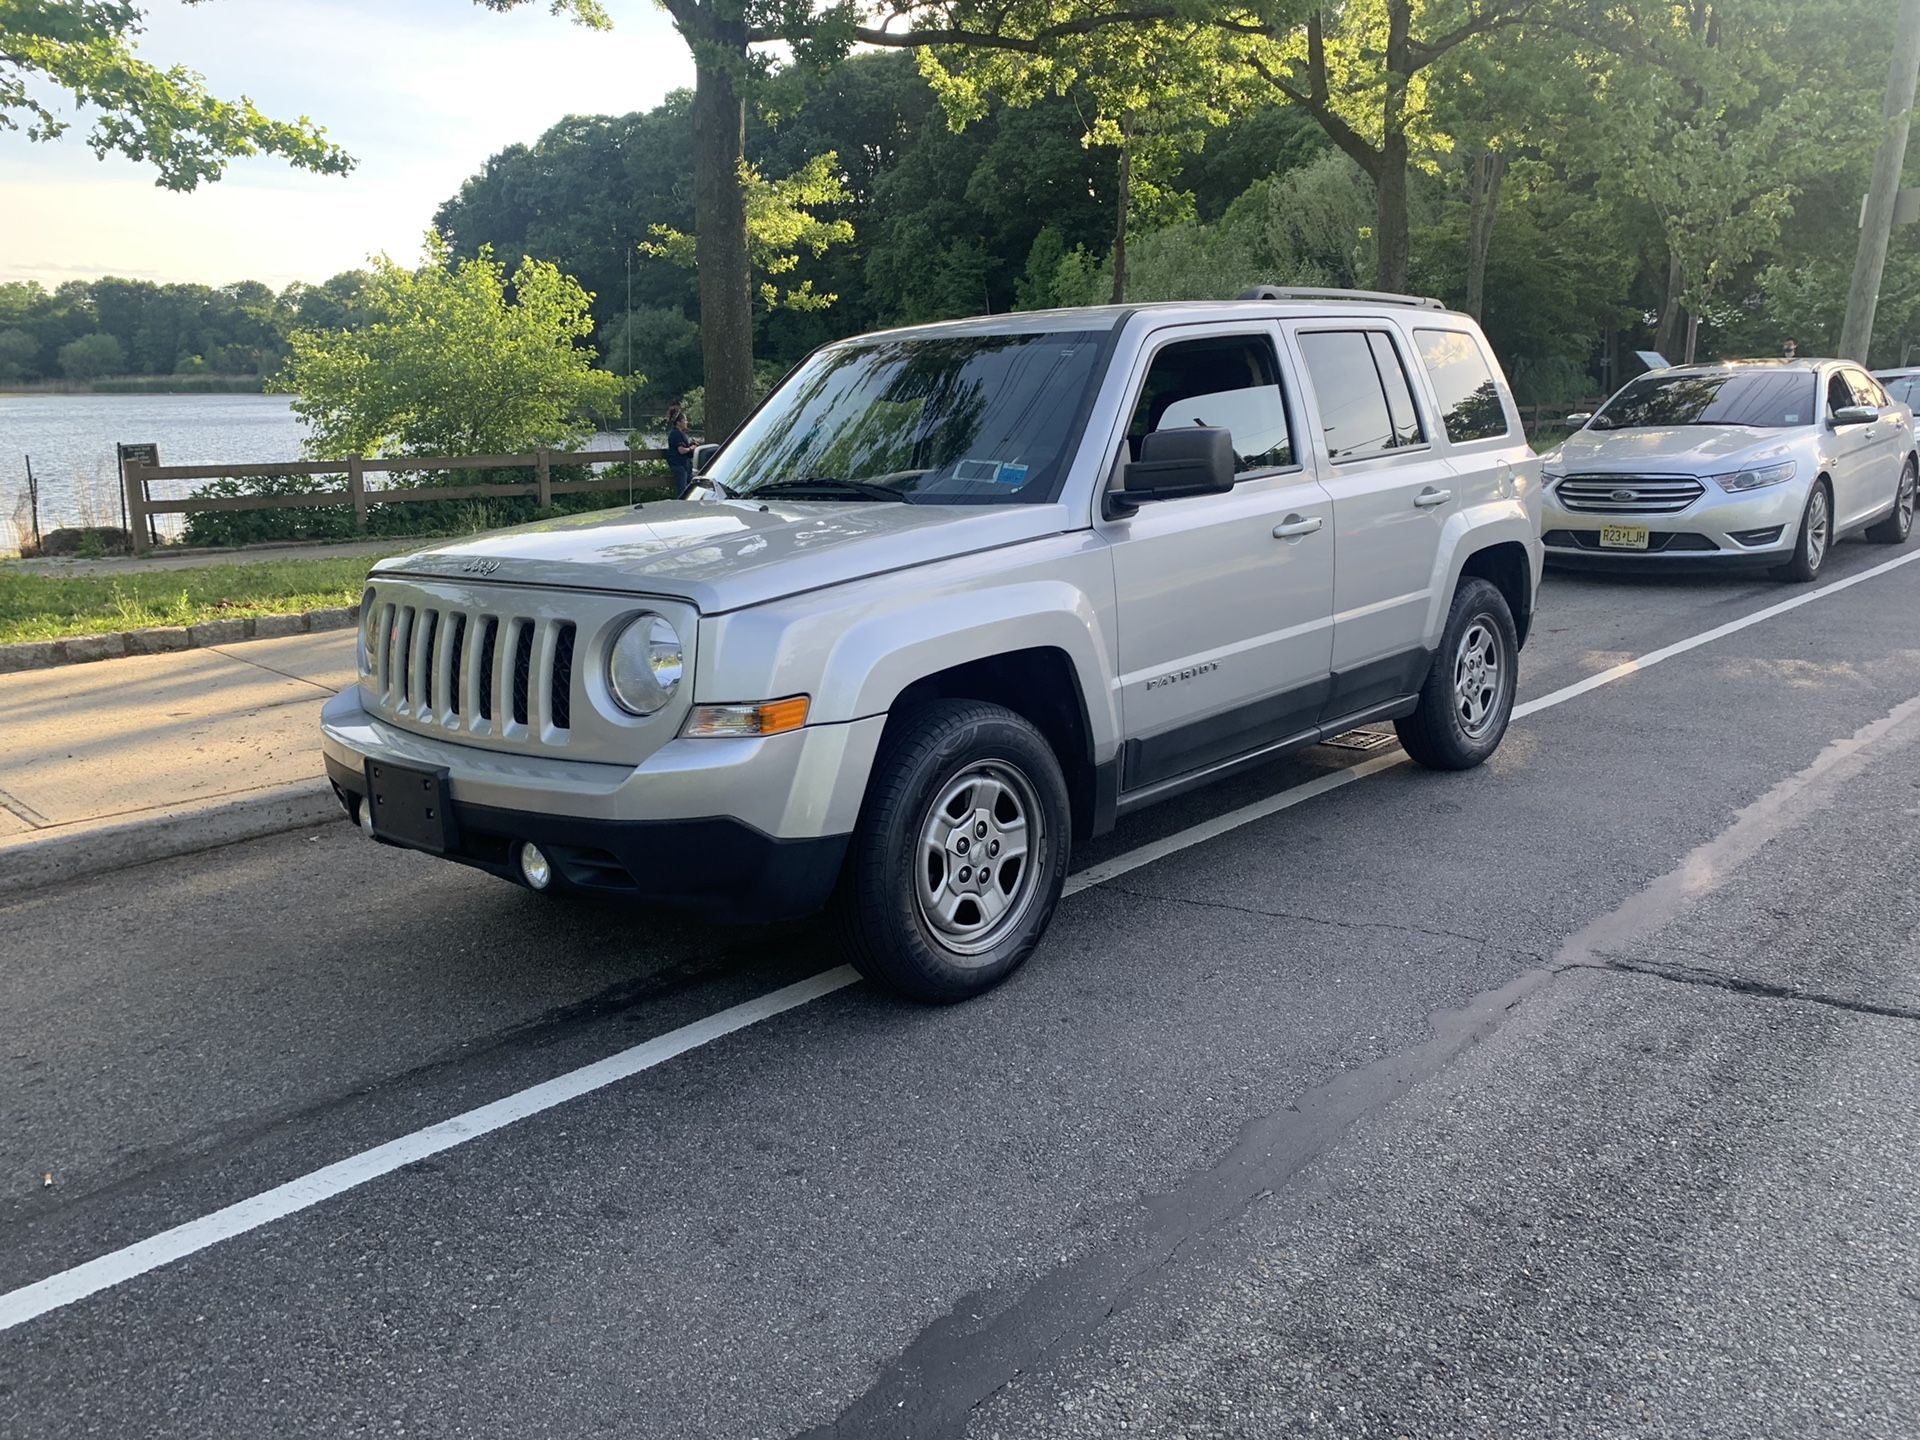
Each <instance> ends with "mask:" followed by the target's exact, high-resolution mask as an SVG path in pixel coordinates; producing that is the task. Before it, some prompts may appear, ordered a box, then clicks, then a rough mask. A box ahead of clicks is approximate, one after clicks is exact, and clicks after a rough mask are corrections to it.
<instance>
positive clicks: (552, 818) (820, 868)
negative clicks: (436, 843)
mask: <svg viewBox="0 0 1920 1440" xmlns="http://www.w3.org/2000/svg"><path fill="white" fill-rule="evenodd" d="M885 723H886V721H885V717H884V716H874V717H871V718H869V719H865V720H859V721H854V722H852V723H849V724H845V725H819V726H807V727H804V728H802V729H800V730H795V731H791V732H789V733H787V734H785V735H776V736H771V737H768V738H766V739H740V740H683V739H675V740H670V741H668V742H667V743H666V744H665V745H663V746H661V747H660V748H659V749H658V750H656V751H654V753H653V754H652V755H650V756H648V757H647V759H646V760H645V761H643V762H642V763H641V764H639V765H637V766H624V765H607V764H599V763H593V762H586V761H578V760H561V759H555V758H551V757H547V756H538V755H527V754H502V753H500V752H498V751H490V750H482V749H479V748H478V747H475V746H468V745H460V744H456V743H452V742H449V741H445V740H439V739H435V738H432V737H429V736H422V735H416V734H413V733H411V732H408V731H404V730H401V729H399V728H398V727H396V726H392V725H388V724H385V723H384V722H382V721H381V720H380V719H379V718H378V717H377V716H374V715H371V714H369V713H368V712H367V711H366V709H365V708H364V707H363V706H362V705H361V703H360V695H359V691H358V690H357V689H349V690H346V691H343V692H342V693H341V694H339V695H336V696H334V697H333V699H332V700H330V701H328V702H327V704H326V706H325V708H324V709H323V710H322V712H321V748H322V751H323V753H324V756H325V761H326V768H327V777H328V779H329V780H331V781H332V782H333V786H334V789H335V792H336V793H337V794H338V795H339V796H340V799H341V803H342V804H343V805H344V806H346V807H347V809H348V813H349V814H351V813H352V811H353V806H354V802H355V801H357V800H359V799H361V798H363V797H364V796H365V795H366V793H367V781H366V763H367V761H368V760H382V761H388V762H391V763H394V764H399V765H410V766H416V767H424V768H432V769H440V768H444V769H445V770H446V771H447V772H448V785H449V795H450V800H451V809H452V821H453V842H452V844H451V845H450V847H449V848H448V850H447V851H446V852H445V856H446V858H447V859H450V860H456V861H459V862H460V863H462V864H467V865H473V866H476V867H477V868H479V869H482V870H486V871H488V872H489V873H490V874H495V875H499V876H502V877H504V878H507V879H514V880H517V879H518V878H519V871H518V867H517V864H516V860H515V853H514V852H515V846H516V845H517V844H518V843H519V842H521V841H531V842H532V843H534V844H536V845H538V846H540V848H541V849H542V850H543V851H545V852H546V853H547V854H548V856H549V858H550V859H551V860H552V861H553V862H554V871H555V876H556V884H558V885H561V886H563V887H564V888H567V889H570V890H579V891H590V892H594V893H599V894H606V895H619V896H624V897H626V898H629V899H633V900H639V901H645V902H649V903H655V904H662V905H669V906H673V907H676V908H681V909H690V910H694V911H698V912H702V913H705V914H708V915H710V916H713V917H715V918H722V919H730V920H739V921H749V922H758V921H765V920H774V919H784V918H787V917H790V916H795V915H803V914H807V913H809V912H811V911H814V910H817V909H819V908H820V907H821V906H822V905H823V904H825V902H826V900H827V898H828V896H829V895H830V894H831V892H832V889H833V885H834V882H835V880H836V878H837V876H838V874H839V869H840V861H841V857H842V856H843V855H844V853H845V850H846V844H847V838H848V836H849V835H850V834H851V833H852V830H853V828H854V824H855V822H856V821H857V819H858V818H859V810H860V802H861V799H862V798H863V796H864V793H865V788H866V780H867V775H868V772H869V771H870V770H871V768H872V763H873V757H874V753H875V751H876V750H877V749H878V746H879V741H880V732H881V730H882V729H883V727H884V726H885Z"/></svg>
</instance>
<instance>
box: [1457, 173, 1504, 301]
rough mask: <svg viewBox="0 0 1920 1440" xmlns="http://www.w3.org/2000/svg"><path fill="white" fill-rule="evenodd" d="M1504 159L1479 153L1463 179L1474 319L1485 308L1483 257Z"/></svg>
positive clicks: (1489, 242)
mask: <svg viewBox="0 0 1920 1440" xmlns="http://www.w3.org/2000/svg"><path fill="white" fill-rule="evenodd" d="M1506 175H1507V157H1506V156H1505V155H1504V154H1502V153H1501V152H1500V151H1498V150H1483V151H1481V152H1480V154H1478V155H1476V156H1474V157H1473V169H1472V171H1471V172H1470V173H1469V175H1468V177H1467V197H1468V198H1467V313H1468V314H1469V315H1471V316H1473V318H1474V319H1476V320H1478V319H1481V318H1482V313H1481V312H1482V311H1483V310H1484V308H1485V305H1486V294H1487V255H1488V253H1489V252H1490V251H1491V250H1492V249H1493V222H1494V217H1495V215H1497V214H1498V213H1499V210H1500V183H1501V181H1503V180H1505V179H1506Z"/></svg>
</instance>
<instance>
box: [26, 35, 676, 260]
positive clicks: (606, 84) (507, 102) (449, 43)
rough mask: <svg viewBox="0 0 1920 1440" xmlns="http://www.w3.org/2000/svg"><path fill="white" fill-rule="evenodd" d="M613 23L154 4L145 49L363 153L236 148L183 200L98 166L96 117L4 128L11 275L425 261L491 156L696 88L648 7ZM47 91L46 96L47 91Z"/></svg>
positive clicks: (122, 167)
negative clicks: (236, 153)
mask: <svg viewBox="0 0 1920 1440" xmlns="http://www.w3.org/2000/svg"><path fill="white" fill-rule="evenodd" d="M608 8H609V9H610V10H611V11H612V13H613V19H614V26H615V28H614V29H613V31H612V32H611V33H609V32H605V31H592V30H585V29H582V28H580V27H579V26H577V25H574V24H572V23H570V22H568V21H566V20H564V19H562V18H560V17H557V16H554V15H551V14H549V13H548V11H547V5H546V3H545V0H529V3H528V4H526V5H525V6H524V7H523V8H521V9H519V10H516V11H512V12H510V13H508V14H504V15H502V14H496V13H494V12H492V11H488V10H483V9H481V8H480V7H479V6H478V5H475V4H473V3H472V0H207V3H203V4H198V5H185V4H181V3H179V0H151V4H150V6H149V11H148V27H147V33H146V35H145V36H144V37H143V39H142V40H141V43H140V53H141V55H142V57H143V58H144V59H146V60H147V61H149V62H150V63H154V64H161V65H173V64H184V65H186V66H188V67H189V68H190V69H194V70H198V71H200V72H201V73H202V74H204V75H205V76H206V77H207V80H208V82H209V85H210V88H211V89H212V90H213V93H214V94H216V95H219V96H221V97H223V98H231V97H233V96H236V95H242V94H244V95H248V96H250V97H252V99H253V101H254V102H255V103H256V104H257V105H258V106H259V107H260V108H261V109H262V110H263V111H265V112H266V113H267V114H268V115H271V116H273V117H274V118H276V119H291V118H294V117H297V116H300V115H307V116H310V117H312V118H313V119H314V120H316V121H317V122H319V123H320V124H322V125H324V126H326V127H327V133H328V135H329V137H330V138H331V139H333V140H335V141H336V142H338V143H339V144H342V145H344V146H345V147H346V148H347V150H348V151H349V152H350V153H351V154H352V155H353V156H354V157H355V158H356V159H357V160H358V161H359V165H358V167H357V168H356V169H355V170H354V171H353V172H352V173H351V174H350V175H347V176H345V177H344V178H342V177H339V176H321V175H309V174H306V173H304V172H301V171H296V170H293V169H291V168H290V167H289V166H287V165H286V164H285V163H284V162H283V161H280V160H278V159H275V158H273V157H270V156H260V157H255V158H252V159H245V160H237V161H235V162H233V163H232V164H231V165H230V166H229V167H228V169H227V173H226V175H225V177H224V178H222V179H221V180H220V181H218V182H217V183H215V184H212V185H203V186H202V187H201V188H200V189H198V190H195V191H192V192H189V193H187V194H175V193H173V192H172V191H167V190H162V189H159V188H157V187H156V186H155V185H154V184H153V173H152V171H151V170H149V169H146V168H144V167H142V166H139V165H136V164H134V163H133V162H131V161H126V160H121V159H118V158H110V159H107V160H104V161H102V160H96V159H95V158H94V155H93V152H92V151H91V150H90V149H88V148H87V146H86V143H85V138H84V135H85V130H86V128H87V116H88V115H89V114H90V113H91V112H85V111H82V112H78V113H77V114H76V113H75V112H74V110H73V109H72V107H71V105H70V104H66V103H63V104H62V106H61V107H60V108H61V109H62V113H63V114H65V115H67V116H68V117H69V118H73V119H75V120H76V122H77V123H76V124H75V125H74V128H73V129H72V130H70V131H68V132H67V134H66V135H65V136H63V137H62V138H61V139H59V140H56V141H52V142H49V143H46V144H38V145H36V144H32V143H30V142H29V141H28V140H27V139H26V138H25V137H24V135H22V134H20V133H18V132H11V133H10V132H4V131H0V281H6V280H37V281H39V282H40V283H41V284H43V285H45V286H47V287H48V288H49V289H51V288H52V287H53V286H55V285H58V284H59V283H60V282H62V281H64V280H74V279H91V278H94V277H96V276H99V275H124V276H129V277H132V278H136V279H145V280H156V281H162V282H168V281H198V282H200V283H202V284H208V285H223V284H228V283H231V282H233V281H237V280H263V281H265V282H266V283H267V284H269V285H271V286H273V287H274V288H275V289H279V288H281V287H283V286H285V285H286V284H288V283H289V282H291V281H294V280H307V281H320V280H324V279H326V278H327V277H328V276H330V275H334V274H337V273H339V272H340V271H342V270H348V269H352V268H353V267H355V266H357V265H361V264H364V263H365V261H366V258H367V256H368V255H370V254H373V253H375V252H380V251H384V252H386V253H388V254H390V255H392V256H394V257H395V258H396V259H403V260H410V259H412V258H414V257H415V256H417V255H418V253H419V250H420V238H421V235H422V234H423V233H424V232H425V231H426V229H427V227H428V225H429V224H430V223H431V222H432V219H433V212H434V210H435V209H436V208H437V207H438V206H439V205H440V203H441V202H442V201H443V200H445V199H447V198H448V197H449V196H451V195H452V194H453V193H454V192H455V191H457V190H458V189H459V187H460V182H461V181H462V180H464V179H466V177H467V176H469V175H471V174H473V173H474V172H475V171H476V170H478V169H479V168H480V166H481V164H482V163H483V162H485V160H486V158H487V157H488V156H489V155H491V154H493V153H494V152H495V151H497V150H499V149H501V148H503V147H504V146H507V145H510V144H513V143H514V142H516V141H523V142H527V143H531V142H532V141H534V140H535V139H537V138H538V137H539V136H540V134H541V132H542V131H544V130H545V129H546V128H547V127H548V126H550V125H552V124H553V123H554V122H555V121H558V120H560V119H562V118H563V117H565V116H567V115H570V114H599V113H616V114H617V113H624V112H626V111H630V110H644V109H648V108H650V107H652V106H653V105H656V104H658V103H659V101H660V100H661V99H662V98H663V97H664V96H665V95H666V94H667V92H668V91H670V90H673V89H675V88H677V87H680V86H691V85H692V84H693V62H692V60H691V58H689V56H688V54H687V48H686V45H685V44H684V43H683V42H682V41H681V40H680V38H679V37H678V36H677V35H676V34H675V33H674V32H673V29H672V27H671V24H670V23H669V21H668V20H667V17H666V15H665V14H664V13H663V12H662V11H661V10H660V9H659V7H658V6H657V5H655V4H653V3H652V0H613V3H611V4H610V5H609V7H608ZM42 98H51V97H49V96H43V97H42Z"/></svg>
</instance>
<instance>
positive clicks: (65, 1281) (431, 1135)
mask: <svg viewBox="0 0 1920 1440" xmlns="http://www.w3.org/2000/svg"><path fill="white" fill-rule="evenodd" d="M857 979H859V976H857V975H856V974H854V972H853V970H852V969H851V968H849V967H848V966H845V965H842V966H840V967H839V968H838V969H834V970H827V971H823V972H822V973H821V974H818V975H815V976H813V977H811V978H810V979H806V980H802V981H800V982H799V983H797V984H794V985H788V986H787V987H785V988H784V989H781V990H775V991H773V992H772V993H771V994H767V995H762V996H760V997H759V998H758V999H755V1000H749V1001H747V1002H746V1003H744V1004H741V1005H734V1006H731V1007H730V1008H728V1009H725V1010H722V1011H720V1012H719V1013H718V1014H715V1015H709V1016H707V1017H706V1018H705V1019H703V1020H696V1021H694V1022H693V1023H692V1024H691V1025H682V1026H681V1027H680V1028H679V1029H678V1030H669V1031H668V1032H667V1033H666V1034H664V1035H657V1036H655V1037H654V1038H653V1039H651V1040H648V1041H645V1042H643V1043H642V1044H639V1045H635V1046H633V1047H632V1048H631V1049H628V1050H622V1051H621V1052H620V1053H619V1054H617V1055H609V1056H608V1057H607V1058H606V1059H604V1060H596V1061H595V1062H594V1063H593V1064H591V1065H583V1066H582V1067H581V1068H580V1069H578V1070H569V1071H568V1072H567V1073H566V1074H564V1075H557V1076H555V1077H554V1078H553V1079H551V1080H547V1081H543V1082H542V1083H541V1084H538V1085H532V1086H529V1087H528V1088H527V1089H525V1090H520V1091H516V1092H515V1093H514V1094H512V1095H508V1096H505V1097H504V1098H502V1099H499V1100H495V1101H493V1102H492V1103H491V1104H488V1105H482V1106H480V1107H479V1108H478V1109H476V1110H469V1111H467V1112H466V1113H465V1114H463V1115H455V1116H454V1117H453V1118H452V1119H450V1120H442V1121H440V1122H439V1123H438V1124H435V1125H429V1126H427V1127H426V1129H424V1130H416V1131H414V1132H413V1133H412V1134H411V1135H402V1136H401V1137H400V1138H399V1139H397V1140H389V1141H388V1142H387V1143H386V1144H384V1145H376V1146H374V1148H373V1149H371V1150H362V1151H361V1152H360V1153H359V1154H358V1155H349V1156H348V1157H347V1158H346V1159H344V1160H338V1161H335V1162H334V1163H333V1164H331V1165H327V1166H324V1167H322V1168H321V1169H319V1170H315V1171H313V1172H312V1173H311V1174H307V1175H302V1176H300V1177H299V1178H298V1179H297V1180H289V1181H288V1182H287V1183H286V1184H284V1185H276V1186H274V1187H273V1189H271V1190H264V1191H262V1192H261V1193H260V1194H258V1195H253V1196H249V1197H248V1198H247V1199H245V1200H242V1201H239V1202H238V1203H236V1204H233V1205H229V1206H227V1208H226V1209H224V1210H216V1211H214V1212H213V1213H212V1214H211V1215H203V1216H201V1217H200V1218H199V1219H198V1220H189V1221H187V1223H186V1224H184V1225H176V1226H174V1227H173V1229H171V1230H163V1231H161V1232H160V1233H159V1234H158V1235H155V1236H153V1237H151V1238H150V1239H146V1240H141V1241H139V1242H138V1243H136V1244H133V1245H129V1246H127V1247H126V1248H125V1249H124V1250H115V1251H114V1252H113V1253H112V1254H110V1255H102V1256H101V1257H100V1258H99V1259H97V1260H89V1261H87V1262H86V1263H85V1264H84V1265H76V1266H75V1267H74V1268H73V1269H71V1270H62V1271H61V1272H60V1273H59V1274H57V1275H50V1276H48V1277H47V1278H46V1279H45V1280H40V1281H36V1282H35V1283H34V1284H32V1285H27V1286H23V1287H22V1288H20V1289H18V1290H11V1291H8V1292H7V1293H6V1294H5V1295H0V1330H8V1329H11V1328H12V1327H13V1326H15V1325H19V1324H23V1323H24V1322H26V1321H28V1320H31V1319H33V1318H34V1317H35V1316H37V1315H44V1314H46V1313H47V1311H49V1310H57V1309H59V1308H60V1307H61V1306H63V1305H71V1304H72V1303H73V1302H74V1301H76V1300H83V1299H85V1298H86V1297H87V1296H89V1295H93V1294H96V1293H97V1292H99V1291H101V1290H105V1289H107V1288H108V1287H109V1286H112V1285H118V1284H120V1283H121V1282H122V1281H124V1280H131V1279H133V1278H134V1277H135V1276H136V1275H144V1274H146V1273H147V1272H148V1271H149V1270H157V1269H159V1267H160V1266H162V1265H169V1264H172V1263H173V1262H174V1261H175V1260H182V1259H185V1258H186V1257H187V1256H189V1255H192V1254H194V1253H195V1252H196V1251H200V1250H205V1249H206V1248H207V1247H208V1246H210V1245H218V1244H219V1243H220V1242H221V1241H222V1240H231V1239H232V1238H233V1237H234V1236H236V1235H244V1234H246V1233H247V1231H249V1230H257V1229H259V1228H260V1226H262V1225H268V1224H271V1223H272V1222H273V1221H275V1220H280V1219H284V1218H285V1217H286V1216H288V1215H293V1214H296V1213H298V1212H299V1211H301V1210H305V1209H307V1208H309V1207H310V1206H314V1205H318V1204H319V1203H320V1202H321V1201H323V1200H331V1199H332V1198H333V1197H334V1196H336V1195H341V1194H344V1193H345V1192H347V1191H348V1190H352V1189H354V1188H355V1187H356V1186H359V1185H364V1184H366V1183H367V1182H368V1181H369V1180H377V1179H379V1178H380V1177H381V1176H382V1175H390V1174H392V1173H393V1172H394V1171H395V1170H398V1169H400V1168H401V1167H402V1166H404V1165H411V1164H412V1163H413V1162H414V1161H416V1160H424V1159H426V1158H427V1157H428V1156H429V1155H437V1154H439V1153H440V1152H441V1151H442V1150H451V1149H452V1148H453V1147H454V1146H456V1145H464V1144H466V1143H467V1141H469V1140H477V1139H479V1138H480V1136H482V1135H487V1134H490V1133H492V1132H493V1131H495V1130H499V1129H501V1128H503V1127H505V1126H508V1125H511V1124H513V1123H514V1122H515V1121H518V1120H524V1119H526V1118H527V1117H528V1116H529V1115H538V1114H539V1113H540V1112H541V1111H542V1110H551V1109H552V1108H553V1107H554V1106H556V1105H564V1104H566V1103H567V1102H568V1101H569V1100H578V1099H579V1098H580V1097H581V1096H582V1095H590V1094H592V1093H593V1092H594V1091H595V1090H600V1089H603V1088H605V1087H606V1086H608V1085H611V1084H613V1083H614V1082H616V1081H619V1080H625V1079H627V1078H628V1077H629V1076H633V1075H638V1074H639V1073H640V1072H641V1071H642V1070H651V1069H652V1068H653V1067H654V1066H656V1065H660V1064H664V1063H665V1062H666V1061H668V1060H671V1059H673V1058H674V1057H675V1056H676V1055H684V1054H686V1053H687V1051H689V1050H697V1049H699V1048H700V1047H701V1046H702V1045H707V1044H710V1043H711V1042H713V1041H715V1040H718V1039H719V1038H720V1037H721V1036H723V1035H731V1034H732V1033H733V1032H734V1031H736V1030H744V1029H746V1028H747V1027H748V1026H749V1025H758V1024H759V1023H760V1022H761V1021H762V1020H769V1019H772V1018H773V1017H774V1016H775V1015H779V1014H782V1013H784V1012H785V1011H788V1010H794V1009H798V1008H799V1007H800V1006H802V1005H806V1004H810V1003H811V1002H813V1001H815V1000H818V999H819V998H820V997H821V996H822V995H831V994H832V993H833V992H834V991H836V990H843V989H845V988H846V987H847V986H849V985H851V984H853V982H854V981H855V980H857Z"/></svg>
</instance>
